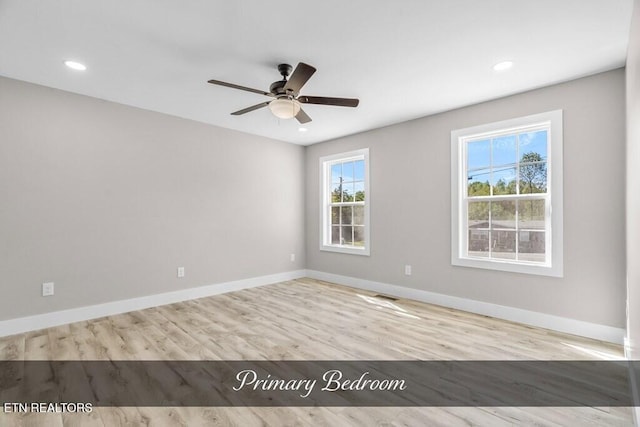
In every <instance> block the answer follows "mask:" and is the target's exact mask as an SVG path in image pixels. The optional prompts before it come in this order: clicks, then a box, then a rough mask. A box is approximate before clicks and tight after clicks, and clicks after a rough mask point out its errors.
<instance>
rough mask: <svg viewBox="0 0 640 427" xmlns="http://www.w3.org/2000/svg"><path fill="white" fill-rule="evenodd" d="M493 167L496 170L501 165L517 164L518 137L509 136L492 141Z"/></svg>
mask: <svg viewBox="0 0 640 427" xmlns="http://www.w3.org/2000/svg"><path fill="white" fill-rule="evenodd" d="M491 150H492V151H491V155H492V157H491V165H492V166H493V167H494V168H495V167H497V166H501V165H512V164H515V163H516V136H515V135H507V136H500V137H498V138H493V139H492V140H491Z"/></svg>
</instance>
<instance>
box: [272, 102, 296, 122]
mask: <svg viewBox="0 0 640 427" xmlns="http://www.w3.org/2000/svg"><path fill="white" fill-rule="evenodd" d="M269 109H270V110H271V112H272V113H273V115H274V116H276V117H278V118H279V119H291V118H293V117H295V116H296V115H297V114H298V112H299V111H300V103H299V102H298V101H296V100H295V99H286V98H278V99H274V100H273V101H271V102H270V103H269Z"/></svg>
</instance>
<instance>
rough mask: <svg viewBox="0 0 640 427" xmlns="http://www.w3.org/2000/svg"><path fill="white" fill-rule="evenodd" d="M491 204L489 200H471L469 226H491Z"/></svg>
mask: <svg viewBox="0 0 640 427" xmlns="http://www.w3.org/2000/svg"><path fill="white" fill-rule="evenodd" d="M489 206H490V203H489V202H469V209H468V217H469V228H489ZM487 236H488V235H487ZM487 238H488V237H487Z"/></svg>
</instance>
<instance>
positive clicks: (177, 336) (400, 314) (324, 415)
mask: <svg viewBox="0 0 640 427" xmlns="http://www.w3.org/2000/svg"><path fill="white" fill-rule="evenodd" d="M622 356H623V354H622V348H621V347H620V346H617V345H613V344H609V343H604V342H600V341H596V340H591V339H587V338H581V337H577V336H573V335H567V334H562V333H558V332H553V331H549V330H545V329H539V328H533V327H528V326H524V325H521V324H516V323H513V322H508V321H503V320H498V319H493V318H489V317H485V316H479V315H474V314H470V313H466V312H462V311H458V310H453V309H448V308H444V307H439V306H434V305H429V304H423V303H419V302H415V301H409V300H402V299H400V300H398V301H388V300H384V299H380V298H375V297H374V294H372V293H371V292H367V291H360V290H355V289H351V288H347V287H343V286H338V285H334V284H330V283H326V282H320V281H316V280H312V279H299V280H294V281H289V282H282V283H277V284H274V285H269V286H263V287H259V288H253V289H247V290H243V291H239V292H233V293H228V294H223V295H217V296H213V297H207V298H202V299H198V300H193V301H187V302H182V303H177V304H172V305H167V306H162V307H155V308H151V309H146V310H140V311H136V312H131V313H126V314H122V315H117V316H109V317H104V318H100V319H95V320H91V321H86V322H78V323H74V324H70V325H64V326H60V327H56V328H49V329H43V330H39V331H34V332H29V333H25V334H19V335H14V336H10V337H4V338H0V360H108V359H113V360H241V359H252V360H261V359H265V360H267V359H268V360H279V359H286V360H311V359H313V360H361V359H369V360H371V359H384V360H412V359H421V360H603V359H621V358H622ZM0 400H2V396H0ZM120 425H122V426H139V425H150V426H181V425H185V426H187V425H188V426H264V425H267V426H469V425H473V426H492V427H493V426H518V425H536V426H547V425H548V426H631V425H633V420H632V413H631V410H630V408H349V407H348V408H253V407H251V408H182V407H179V408H146V407H142V408H129V407H127V408H95V409H94V411H93V412H92V413H91V414H82V415H79V414H4V413H2V412H0V426H120Z"/></svg>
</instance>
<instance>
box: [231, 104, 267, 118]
mask: <svg viewBox="0 0 640 427" xmlns="http://www.w3.org/2000/svg"><path fill="white" fill-rule="evenodd" d="M270 102H271V101H267V102H261V103H260V104H256V105H252V106H251V107H247V108H244V109H242V110H238V111H234V112H233V113H231V115H232V116H239V115H241V114H245V113H248V112H251V111H254V110H258V109H260V108H264V107H266V106H267V105H269V103H270Z"/></svg>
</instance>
